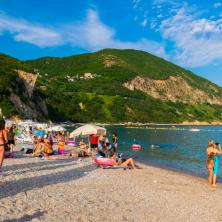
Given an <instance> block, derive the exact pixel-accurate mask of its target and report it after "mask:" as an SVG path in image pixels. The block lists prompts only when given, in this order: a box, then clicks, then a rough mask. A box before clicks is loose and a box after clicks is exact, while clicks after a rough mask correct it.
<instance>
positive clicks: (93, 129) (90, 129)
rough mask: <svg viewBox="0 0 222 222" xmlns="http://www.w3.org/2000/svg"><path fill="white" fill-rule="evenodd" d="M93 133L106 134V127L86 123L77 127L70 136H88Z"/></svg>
mask: <svg viewBox="0 0 222 222" xmlns="http://www.w3.org/2000/svg"><path fill="white" fill-rule="evenodd" d="M92 134H96V135H99V134H106V129H105V128H103V127H100V126H96V125H92V124H86V125H84V126H81V127H79V128H77V129H75V130H74V131H73V132H72V133H71V134H70V137H71V138H72V137H77V136H79V135H82V136H88V135H92Z"/></svg>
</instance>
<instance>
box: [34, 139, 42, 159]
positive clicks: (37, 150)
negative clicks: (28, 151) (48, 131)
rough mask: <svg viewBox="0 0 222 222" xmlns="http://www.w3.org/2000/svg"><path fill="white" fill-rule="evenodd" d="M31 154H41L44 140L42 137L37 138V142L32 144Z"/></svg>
mask: <svg viewBox="0 0 222 222" xmlns="http://www.w3.org/2000/svg"><path fill="white" fill-rule="evenodd" d="M34 147H35V148H34V150H33V155H34V156H42V153H43V151H44V140H43V139H42V138H40V139H39V141H38V142H37V143H35V145H34Z"/></svg>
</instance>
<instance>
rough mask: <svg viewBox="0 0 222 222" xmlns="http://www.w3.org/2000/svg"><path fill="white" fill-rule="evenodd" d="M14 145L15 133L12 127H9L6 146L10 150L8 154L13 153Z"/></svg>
mask: <svg viewBox="0 0 222 222" xmlns="http://www.w3.org/2000/svg"><path fill="white" fill-rule="evenodd" d="M14 145H15V132H14V127H13V126H11V127H10V128H9V131H8V146H9V148H10V152H11V153H13V149H14Z"/></svg>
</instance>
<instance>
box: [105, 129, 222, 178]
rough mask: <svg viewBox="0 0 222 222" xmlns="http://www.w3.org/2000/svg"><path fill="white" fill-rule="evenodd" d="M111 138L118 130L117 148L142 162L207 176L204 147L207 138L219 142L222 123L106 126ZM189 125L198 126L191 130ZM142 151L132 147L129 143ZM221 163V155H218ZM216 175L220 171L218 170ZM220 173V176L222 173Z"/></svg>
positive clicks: (221, 136)
mask: <svg viewBox="0 0 222 222" xmlns="http://www.w3.org/2000/svg"><path fill="white" fill-rule="evenodd" d="M106 128H107V130H108V137H109V139H110V141H111V134H112V132H114V131H115V132H117V134H118V138H119V142H118V151H119V152H124V153H126V154H127V155H130V156H133V157H134V158H135V159H136V160H139V161H142V162H144V163H149V164H153V165H157V166H160V167H163V168H170V169H174V170H177V171H182V172H185V173H189V174H192V175H196V176H201V177H203V176H204V177H206V175H207V172H206V166H205V161H206V147H207V142H208V140H209V139H212V140H214V141H216V142H219V143H222V126H197V127H194V126H175V127H174V126H149V127H148V128H125V127H116V126H115V127H111V126H109V127H106ZM192 129H199V130H200V131H198V132H194V131H191V130H192ZM134 143H136V144H140V145H141V146H142V150H141V151H137V152H135V151H132V149H131V145H132V144H134ZM220 163H221V166H222V156H221V157H220ZM219 175H222V167H221V171H219ZM221 177H222V176H221Z"/></svg>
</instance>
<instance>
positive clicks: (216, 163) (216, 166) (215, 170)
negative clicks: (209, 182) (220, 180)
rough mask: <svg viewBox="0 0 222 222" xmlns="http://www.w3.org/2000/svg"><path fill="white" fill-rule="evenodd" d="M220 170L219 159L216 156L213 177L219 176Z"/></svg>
mask: <svg viewBox="0 0 222 222" xmlns="http://www.w3.org/2000/svg"><path fill="white" fill-rule="evenodd" d="M218 168H219V158H218V156H217V155H216V156H215V157H214V168H213V175H217V174H218Z"/></svg>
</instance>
